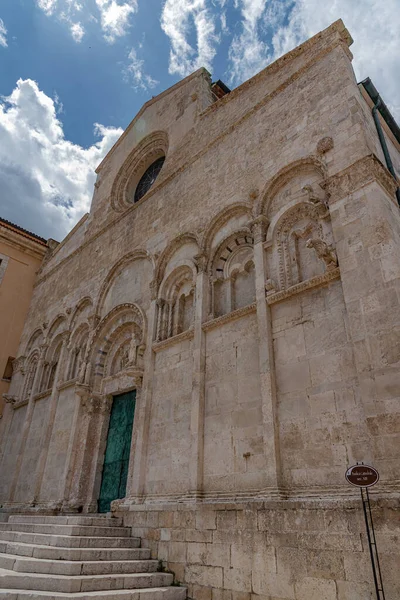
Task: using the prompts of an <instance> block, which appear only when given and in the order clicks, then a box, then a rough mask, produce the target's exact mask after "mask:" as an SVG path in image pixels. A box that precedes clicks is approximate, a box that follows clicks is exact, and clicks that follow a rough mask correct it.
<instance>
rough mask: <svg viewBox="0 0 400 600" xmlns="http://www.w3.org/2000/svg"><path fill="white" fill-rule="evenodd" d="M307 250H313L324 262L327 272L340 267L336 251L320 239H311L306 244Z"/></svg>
mask: <svg viewBox="0 0 400 600" xmlns="http://www.w3.org/2000/svg"><path fill="white" fill-rule="evenodd" d="M306 247H307V248H313V249H314V250H315V252H316V254H317V256H318V258H319V259H321V260H322V261H324V263H325V267H326V270H327V271H333V270H334V269H336V267H337V266H338V259H337V254H336V250H335V249H334V248H333V246H331V245H328V244H327V243H326V242H324V240H321V239H319V238H315V239H309V240H307V242H306Z"/></svg>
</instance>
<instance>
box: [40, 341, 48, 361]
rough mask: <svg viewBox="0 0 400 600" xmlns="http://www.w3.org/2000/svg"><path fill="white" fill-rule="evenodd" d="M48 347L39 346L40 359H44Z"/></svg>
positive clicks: (46, 345)
mask: <svg viewBox="0 0 400 600" xmlns="http://www.w3.org/2000/svg"><path fill="white" fill-rule="evenodd" d="M48 347H49V345H48V344H41V346H39V358H44V355H45V354H46V352H47V348H48Z"/></svg>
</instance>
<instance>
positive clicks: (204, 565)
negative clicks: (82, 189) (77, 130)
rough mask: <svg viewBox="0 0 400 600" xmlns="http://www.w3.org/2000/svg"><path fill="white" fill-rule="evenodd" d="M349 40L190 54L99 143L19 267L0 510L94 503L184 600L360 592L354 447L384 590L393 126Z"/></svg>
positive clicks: (397, 427) (90, 508) (367, 593)
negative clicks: (66, 208) (365, 467)
mask: <svg viewBox="0 0 400 600" xmlns="http://www.w3.org/2000/svg"><path fill="white" fill-rule="evenodd" d="M350 44H351V37H350V35H349V33H348V32H347V30H346V29H345V27H344V25H343V23H342V22H341V21H338V22H336V23H334V24H333V25H331V26H330V27H329V28H328V29H326V30H325V31H323V32H321V33H320V34H318V35H316V36H315V37H313V38H311V39H310V40H308V41H307V42H305V43H304V44H303V45H301V46H299V47H298V48H296V49H295V50H293V51H292V52H290V53H288V54H287V55H285V56H283V57H282V58H280V59H279V60H277V61H276V62H274V63H273V64H271V65H270V66H268V67H267V68H266V69H265V70H264V71H262V72H261V73H259V74H258V75H256V76H255V77H253V78H252V79H250V80H249V81H247V82H245V83H244V84H242V85H241V86H240V87H238V88H237V89H235V90H233V91H232V92H229V90H227V88H226V87H225V86H224V85H223V84H222V83H220V84H219V86H217V87H215V86H212V85H211V81H210V77H209V74H208V73H207V72H206V71H205V70H204V69H200V70H198V71H197V72H195V73H194V74H192V75H191V76H189V77H187V78H186V79H184V80H183V81H181V82H179V83H177V84H176V85H175V86H173V87H172V88H170V89H169V90H167V91H165V92H164V93H162V94H160V95H159V96H157V97H156V98H154V99H153V100H151V101H149V102H148V103H147V104H145V105H144V107H143V108H142V110H141V111H140V112H139V114H138V115H137V116H136V117H135V119H134V121H133V122H132V123H131V125H129V127H128V128H127V130H126V131H125V132H124V134H123V135H122V136H121V138H120V139H119V141H118V142H117V143H116V144H115V146H114V147H113V148H112V149H111V151H110V152H109V153H108V155H107V156H106V157H105V159H104V160H103V162H102V163H101V165H100V166H99V168H98V170H97V174H98V176H97V182H96V184H95V192H94V196H93V201H92V206H91V210H90V213H89V214H88V215H86V216H85V217H84V218H83V219H82V220H81V221H80V222H79V223H78V225H77V226H76V227H75V228H74V229H73V230H72V231H71V233H70V234H69V235H68V236H67V237H66V238H65V240H64V241H63V242H62V243H61V244H60V245H59V246H58V247H57V248H56V249H55V250H54V251H53V254H52V255H51V257H50V258H48V259H47V260H46V262H45V263H44V264H43V265H42V267H41V270H40V272H39V275H38V279H37V282H36V286H35V290H34V295H33V299H32V303H31V307H30V310H29V314H28V318H27V320H26V323H25V328H24V332H23V335H22V338H21V343H20V348H19V353H18V357H17V362H16V368H15V369H14V374H13V378H12V382H11V386H10V390H9V394H8V395H7V398H6V401H7V404H6V408H5V411H4V417H3V419H2V420H1V424H0V428H1V432H0V433H1V450H0V451H1V461H2V462H1V481H0V504H1V507H2V508H1V510H3V511H4V512H52V513H70V512H75V513H96V512H109V511H112V512H113V514H115V515H116V516H119V517H122V518H123V520H124V524H126V525H130V526H132V528H133V529H132V531H133V533H134V534H135V535H137V536H140V537H142V539H143V540H145V543H146V546H147V547H150V548H151V549H152V551H153V553H154V556H157V557H158V558H160V559H161V560H163V561H165V562H166V564H167V565H168V567H169V568H170V569H172V570H173V571H174V572H175V573H176V576H177V578H178V579H179V580H180V581H181V582H183V583H185V584H186V585H188V586H189V596H190V597H192V598H195V599H196V600H225V599H228V596H229V600H250V595H252V596H254V598H256V597H258V596H260V597H261V598H263V599H265V600H266V599H267V598H273V599H277V600H278V599H279V600H291V599H297V600H305V599H307V600H310V599H314V598H315V599H317V598H318V599H319V600H321V599H322V598H324V599H326V600H344V599H350V598H351V599H352V600H356V599H358V598H359V599H360V600H361V599H362V600H364V599H367V598H371V597H372V595H371V594H372V593H373V587H372V571H371V566H370V563H369V551H368V546H367V544H366V535H365V527H364V521H363V514H362V507H361V502H360V499H359V492H358V490H356V489H355V488H354V489H353V488H351V487H350V486H349V484H347V483H346V481H345V477H344V475H345V471H346V469H347V468H348V467H349V466H350V465H353V464H356V463H357V462H365V463H366V464H371V465H372V466H374V467H375V468H376V469H377V470H378V471H379V473H380V481H379V484H378V485H377V486H376V488H375V489H374V490H371V499H372V505H373V512H374V517H375V523H376V531H377V539H378V544H379V549H380V552H381V567H382V571H383V576H384V579H385V581H386V586H387V587H386V589H387V590H392V594H394V595H393V597H395V596H396V594H398V593H399V592H400V584H399V581H398V578H397V573H396V567H395V565H396V563H397V565H398V561H399V558H400V557H399V548H398V545H397V544H396V535H397V536H398V534H399V529H398V527H399V526H398V498H399V491H400V463H399V460H398V456H399V451H400V371H399V363H400V310H399V302H400V251H399V250H400V214H399V205H398V201H397V199H398V197H399V191H398V180H396V173H397V174H398V173H399V172H400V152H399V149H400V145H399V141H400V140H399V139H398V138H397V137H396V135H397V130H396V127H397V126H396V124H395V123H394V121H393V119H392V120H390V118H388V117H387V114H388V111H387V109H386V112H385V111H384V110H382V105H381V106H380V109H379V110H378V113H377V112H376V111H377V109H376V107H375V112H373V109H374V105H375V104H376V103H375V104H374V99H373V94H371V85H369V84H368V85H369V87H368V85H367V84H366V85H360V86H358V85H357V82H356V80H355V76H354V73H353V70H352V66H351V59H352V55H351V52H350V50H349V45H350ZM385 108H386V107H385ZM385 115H386V118H385ZM389 116H390V114H389ZM374 119H375V122H374ZM377 120H378V125H377V123H376V121H377ZM377 127H378V130H377ZM378 131H379V132H380V134H381V141H380V138H379V135H378ZM382 138H383V146H382V143H381V142H382ZM388 157H389V160H390V161H391V163H390V165H391V166H390V165H388ZM396 515H397V516H396Z"/></svg>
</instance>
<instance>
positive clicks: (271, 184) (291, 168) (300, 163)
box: [256, 156, 327, 216]
mask: <svg viewBox="0 0 400 600" xmlns="http://www.w3.org/2000/svg"><path fill="white" fill-rule="evenodd" d="M310 170H314V171H316V172H317V173H319V174H320V175H321V177H322V179H325V178H326V176H327V168H326V166H325V164H324V163H323V162H322V161H321V160H320V159H319V158H317V157H316V156H307V157H305V158H301V159H299V160H296V161H295V162H292V163H290V164H289V165H286V167H283V169H281V170H280V171H278V173H276V175H274V176H273V177H272V179H270V181H268V183H267V184H266V186H265V188H264V190H263V192H262V193H261V194H260V200H259V202H258V205H257V208H256V216H259V215H262V214H264V215H266V216H269V207H270V204H271V202H272V199H273V198H274V196H275V195H276V194H277V193H278V191H279V190H280V189H281V188H282V187H283V186H284V185H286V184H287V183H288V182H289V181H290V180H291V179H292V178H293V177H295V176H297V175H299V174H302V173H307V172H309V171H310Z"/></svg>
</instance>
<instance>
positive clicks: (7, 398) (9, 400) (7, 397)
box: [3, 394, 18, 405]
mask: <svg viewBox="0 0 400 600" xmlns="http://www.w3.org/2000/svg"><path fill="white" fill-rule="evenodd" d="M3 399H4V401H5V402H6V404H12V405H14V404H15V403H16V402H17V401H18V398H17V396H12V395H10V394H3Z"/></svg>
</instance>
